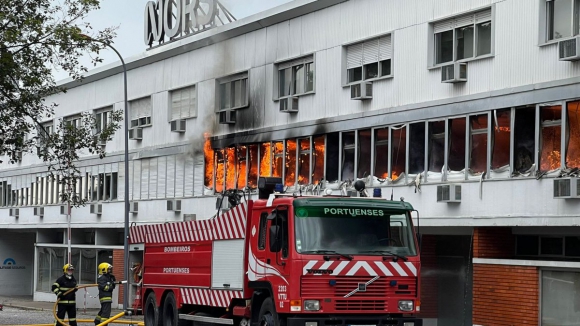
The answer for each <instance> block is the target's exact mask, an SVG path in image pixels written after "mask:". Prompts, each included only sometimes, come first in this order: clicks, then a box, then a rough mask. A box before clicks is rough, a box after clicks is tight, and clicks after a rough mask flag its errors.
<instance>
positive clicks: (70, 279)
mask: <svg viewBox="0 0 580 326" xmlns="http://www.w3.org/2000/svg"><path fill="white" fill-rule="evenodd" d="M62 270H63V272H64V274H63V275H62V276H61V277H59V278H58V279H57V280H56V282H54V284H53V285H52V292H54V294H56V297H57V299H60V301H59V302H58V310H57V313H56V316H57V317H58V319H60V320H63V319H64V315H65V314H68V320H69V325H70V326H77V305H76V302H75V297H76V294H75V293H76V292H77V291H78V289H77V288H76V287H77V280H76V279H75V277H74V275H73V272H74V270H75V268H74V267H73V265H72V264H66V265H64V266H63V267H62ZM71 289H74V291H71V292H70V293H68V294H66V295H65V294H64V293H65V292H67V291H69V290H71ZM54 325H55V326H56V325H61V324H60V323H59V322H58V321H55V322H54Z"/></svg>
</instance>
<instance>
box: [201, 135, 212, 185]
mask: <svg viewBox="0 0 580 326" xmlns="http://www.w3.org/2000/svg"><path fill="white" fill-rule="evenodd" d="M203 136H204V138H205V143H204V144H203V155H204V158H205V173H204V177H205V181H204V185H205V186H206V187H208V188H210V189H212V188H213V167H214V151H213V149H212V148H211V143H210V141H209V133H207V132H206V133H204V134H203Z"/></svg>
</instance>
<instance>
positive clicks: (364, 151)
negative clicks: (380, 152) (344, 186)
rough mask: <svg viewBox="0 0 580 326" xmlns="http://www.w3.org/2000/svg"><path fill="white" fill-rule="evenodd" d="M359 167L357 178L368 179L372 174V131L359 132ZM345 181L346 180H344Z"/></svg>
mask: <svg viewBox="0 0 580 326" xmlns="http://www.w3.org/2000/svg"><path fill="white" fill-rule="evenodd" d="M357 157H358V165H357V170H358V172H357V178H364V177H367V176H368V175H369V174H370V173H371V130H370V129H366V130H359V132H358V152H357ZM343 179H344V178H343Z"/></svg>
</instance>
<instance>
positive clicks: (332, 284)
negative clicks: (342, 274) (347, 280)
mask: <svg viewBox="0 0 580 326" xmlns="http://www.w3.org/2000/svg"><path fill="white" fill-rule="evenodd" d="M328 285H330V286H335V285H336V280H330V281H328Z"/></svg>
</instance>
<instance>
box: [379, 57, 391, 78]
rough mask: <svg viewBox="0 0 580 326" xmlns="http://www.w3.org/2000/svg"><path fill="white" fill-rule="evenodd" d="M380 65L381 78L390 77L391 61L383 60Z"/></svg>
mask: <svg viewBox="0 0 580 326" xmlns="http://www.w3.org/2000/svg"><path fill="white" fill-rule="evenodd" d="M380 64H381V77H383V76H390V75H391V59H388V60H383V61H381V62H380Z"/></svg>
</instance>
